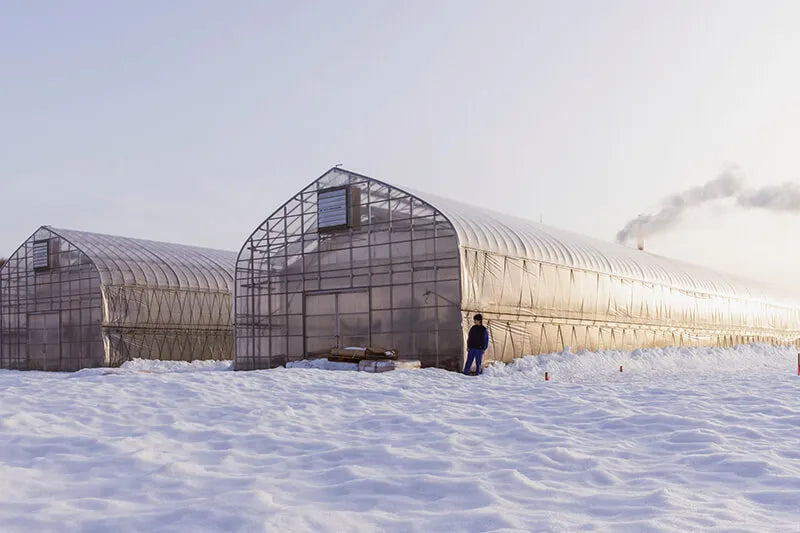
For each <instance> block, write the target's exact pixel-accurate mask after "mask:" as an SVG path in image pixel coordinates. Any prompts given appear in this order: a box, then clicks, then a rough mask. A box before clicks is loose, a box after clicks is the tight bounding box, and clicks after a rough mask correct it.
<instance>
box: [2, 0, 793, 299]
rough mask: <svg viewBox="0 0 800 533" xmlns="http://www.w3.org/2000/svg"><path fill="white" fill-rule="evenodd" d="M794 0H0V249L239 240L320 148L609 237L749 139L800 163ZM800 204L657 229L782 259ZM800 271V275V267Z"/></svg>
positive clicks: (744, 259) (674, 248)
mask: <svg viewBox="0 0 800 533" xmlns="http://www.w3.org/2000/svg"><path fill="white" fill-rule="evenodd" d="M798 20H800V2H783V3H780V2H755V1H754V2H734V1H724V2H722V1H720V2H714V1H692V2H668V1H661V2H645V1H631V2H600V1H585V2H556V1H552V2H534V1H523V2H508V1H496V2H488V1H486V2H467V1H427V2H407V1H403V2H400V1H395V2H377V1H369V2H368V1H360V2H280V3H271V2H263V1H262V2H243V1H231V2H222V1H215V2H209V1H186V2H178V1H169V2H154V1H143V2H121V1H98V2H80V1H75V2H42V1H17V2H14V1H11V2H9V1H6V2H3V3H2V5H0V194H1V195H2V205H3V214H4V215H5V216H4V217H3V224H2V225H0V255H5V256H7V255H9V254H10V253H11V252H13V250H14V249H15V248H16V246H17V245H18V244H19V243H20V242H22V240H24V239H25V238H26V237H27V236H28V235H29V234H30V233H31V232H32V231H33V230H34V229H35V228H36V227H37V226H39V225H42V224H51V225H54V226H61V227H68V228H74V229H84V230H89V231H98V232H104V233H113V234H121V235H127V236H132V237H141V238H149V239H157V240H166V241H175V242H182V243H187V244H197V245H203V246H211V247H218V248H226V249H238V248H239V247H240V245H241V243H242V242H243V240H244V239H245V238H246V237H247V235H248V234H249V233H250V232H251V231H252V230H253V229H254V228H255V226H256V225H258V223H260V222H261V221H262V220H263V219H264V218H266V216H268V215H269V213H270V212H271V211H272V210H274V209H275V208H276V207H277V206H278V205H279V204H280V203H282V202H283V201H285V200H286V199H287V198H288V197H290V196H291V195H293V194H294V193H295V192H297V191H298V190H299V189H301V188H302V187H303V186H304V185H306V184H307V183H308V182H310V181H311V180H312V179H314V178H315V177H317V176H318V175H320V174H321V173H323V172H324V171H325V170H326V169H328V168H329V167H331V166H333V165H335V164H337V163H343V164H344V166H345V167H347V168H350V169H352V170H355V171H359V172H362V173H365V174H367V175H371V176H374V177H377V178H382V179H385V180H387V181H390V182H392V183H396V184H399V185H407V186H409V187H412V188H415V189H420V190H427V191H430V192H432V193H436V194H439V195H444V196H449V197H453V198H457V199H461V200H465V201H467V202H472V203H477V202H479V203H481V204H482V205H484V206H486V207H489V208H492V209H496V210H502V211H505V212H509V213H512V214H516V215H520V216H526V217H529V218H532V219H535V220H538V219H539V217H540V216H541V217H542V219H543V220H544V222H545V223H548V224H551V225H554V226H558V227H562V228H565V229H570V230H573V231H577V232H580V233H584V234H589V235H592V236H595V237H598V238H601V239H604V240H612V239H613V238H614V235H615V233H616V231H617V230H619V229H620V228H621V227H622V226H623V225H624V224H625V222H627V220H628V219H630V218H631V217H633V216H635V215H636V214H637V213H640V212H643V211H645V210H647V209H649V208H652V207H654V206H655V205H656V204H657V202H658V200H659V199H660V198H662V197H663V196H665V195H667V194H669V193H671V192H676V191H679V190H682V189H684V188H687V187H691V186H695V185H699V184H702V183H703V182H705V181H707V180H709V179H711V178H713V177H714V176H715V175H716V174H717V173H718V172H719V170H720V169H721V168H722V166H723V165H725V164H727V163H735V164H738V165H740V166H741V167H742V168H743V169H744V171H745V172H746V173H747V175H748V176H749V179H750V181H751V183H753V184H755V185H766V184H770V183H780V182H785V181H798V180H800V67H799V65H800V32H799V31H798V30H797V22H798ZM798 218H800V217H796V216H791V215H781V216H778V215H771V214H764V213H756V212H749V211H746V212H742V211H736V210H734V209H732V208H727V207H724V206H716V207H714V208H710V209H705V210H701V211H699V212H696V213H692V214H691V216H689V217H688V218H687V221H686V223H685V224H682V225H681V226H680V227H678V228H677V229H676V230H675V231H673V232H670V233H668V234H665V235H663V236H660V237H658V238H656V237H654V238H653V240H652V241H651V242H649V243H648V249H650V250H652V251H656V252H660V253H665V254H668V255H672V256H676V257H680V258H682V259H685V260H688V261H691V262H696V263H701V264H707V265H710V266H712V267H715V268H718V269H723V270H727V271H730V272H733V273H739V274H743V275H749V276H751V277H762V278H765V279H766V278H769V279H770V280H772V281H776V280H779V281H781V282H784V283H787V284H792V283H793V282H794V277H795V272H796V271H797V270H800V259H799V256H798V252H797V251H795V249H796V248H797V247H796V244H795V243H796V241H797V235H798V234H800V221H798ZM798 285H800V283H798Z"/></svg>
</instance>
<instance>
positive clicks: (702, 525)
mask: <svg viewBox="0 0 800 533" xmlns="http://www.w3.org/2000/svg"><path fill="white" fill-rule="evenodd" d="M319 364H322V363H319ZM619 365H623V372H622V373H620V372H619ZM307 366H310V365H307ZM229 368H230V364H229V363H219V362H196V363H191V364H188V363H184V364H178V363H160V362H153V361H135V362H132V363H128V364H126V365H124V366H123V367H122V368H120V369H95V370H91V371H89V370H86V371H81V372H77V373H74V374H54V373H42V372H13V371H0V531H3V532H17V531H20V532H21V531H87V532H95V531H97V532H100V531H122V532H124V531H282V532H283V531H331V532H333V531H337V532H339V531H365V532H366V531H419V532H427V531H453V532H455V531H475V532H477V531H575V530H581V529H599V530H613V531H676V532H677V531H681V532H683V531H697V530H711V529H717V530H737V531H791V530H794V531H796V530H797V523H798V517H800V511H799V510H798V502H800V401H798V392H800V377H798V376H797V375H796V374H797V352H796V351H794V350H791V349H788V348H770V347H767V346H761V345H752V346H741V347H737V348H735V349H728V350H723V349H685V348H673V349H664V350H637V351H634V352H598V353H590V352H580V353H578V354H571V353H568V352H565V353H562V354H552V355H547V356H539V357H528V358H524V359H521V360H519V361H516V362H514V363H512V364H509V365H495V366H492V367H490V368H487V369H486V371H485V372H484V375H483V376H480V377H468V376H463V375H461V374H458V373H453V372H446V371H443V370H436V369H425V370H414V371H404V372H397V371H396V372H386V373H380V374H371V373H365V372H329V371H326V370H322V369H319V368H280V369H275V370H268V371H257V372H229V371H226V370H228V369H229ZM544 371H547V372H548V373H549V374H550V378H551V381H548V382H545V381H544V378H543V373H544Z"/></svg>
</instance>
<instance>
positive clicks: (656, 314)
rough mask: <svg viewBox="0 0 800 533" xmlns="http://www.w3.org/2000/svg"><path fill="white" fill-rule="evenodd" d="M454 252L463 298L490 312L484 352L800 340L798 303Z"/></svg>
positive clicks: (501, 355) (493, 356)
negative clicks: (457, 256)
mask: <svg viewBox="0 0 800 533" xmlns="http://www.w3.org/2000/svg"><path fill="white" fill-rule="evenodd" d="M461 258H462V264H463V269H462V271H463V275H464V278H463V282H464V283H463V295H464V300H463V303H462V305H463V308H464V310H465V311H475V312H478V311H481V312H483V314H484V316H485V317H486V318H487V319H488V326H489V330H490V337H491V346H490V349H489V350H488V352H487V354H486V355H487V359H488V360H490V361H491V360H498V361H510V360H512V359H514V358H515V357H520V355H522V354H540V353H550V352H555V351H561V350H564V349H566V348H570V349H572V350H581V349H588V350H599V349H620V350H632V349H635V348H648V347H663V346H723V347H726V346H734V345H736V344H743V343H749V342H768V343H773V344H794V345H800V343H799V342H798V339H800V309H799V308H798V307H792V306H789V305H781V304H776V303H773V302H769V301H765V300H763V299H756V298H751V297H748V296H745V295H743V296H741V297H735V296H731V295H724V294H715V293H713V292H710V291H701V290H696V291H689V290H686V289H679V288H676V287H671V286H669V285H665V284H659V283H654V282H644V281H641V280H637V279H632V278H626V277H620V276H613V275H609V274H603V273H599V272H593V271H589V270H585V269H579V268H575V267H569V266H563V265H555V264H549V263H544V262H540V261H535V260H532V259H523V258H517V257H509V256H503V255H498V254H494V253H490V252H486V251H483V250H475V249H466V248H465V249H462V252H461ZM465 314H468V313H465ZM470 325H471V323H470V322H469V321H465V322H464V325H463V326H464V330H465V331H467V330H468V328H469V326H470Z"/></svg>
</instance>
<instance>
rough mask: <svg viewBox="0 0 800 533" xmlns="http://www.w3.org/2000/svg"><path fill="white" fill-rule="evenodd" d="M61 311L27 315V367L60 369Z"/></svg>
mask: <svg viewBox="0 0 800 533" xmlns="http://www.w3.org/2000/svg"><path fill="white" fill-rule="evenodd" d="M60 365H61V313H36V314H30V315H28V368H29V369H30V370H61V368H60Z"/></svg>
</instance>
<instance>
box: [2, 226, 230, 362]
mask: <svg viewBox="0 0 800 533" xmlns="http://www.w3.org/2000/svg"><path fill="white" fill-rule="evenodd" d="M235 262H236V254H235V253H234V252H226V251H220V250H212V249H207V248H197V247H192V246H184V245H179V244H167V243H161V242H154V241H146V240H140V239H130V238H126V237H114V236H110V235H101V234H96V233H87V232H82V231H72V230H64V229H56V228H51V227H49V226H43V227H41V228H39V229H38V230H37V231H36V232H35V233H34V234H33V235H32V236H31V237H30V238H28V239H27V240H26V241H25V242H24V243H23V244H22V246H20V247H19V248H18V249H17V251H16V252H14V254H13V255H11V257H9V259H8V262H7V263H6V264H5V265H4V266H3V267H2V269H0V368H7V369H20V370H60V371H72V370H78V369H80V368H86V367H98V366H118V365H120V364H122V363H123V362H125V361H128V360H131V359H133V358H145V359H166V360H186V361H191V360H194V359H232V357H233V323H232V292H233V289H232V287H233V270H234V265H235Z"/></svg>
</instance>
